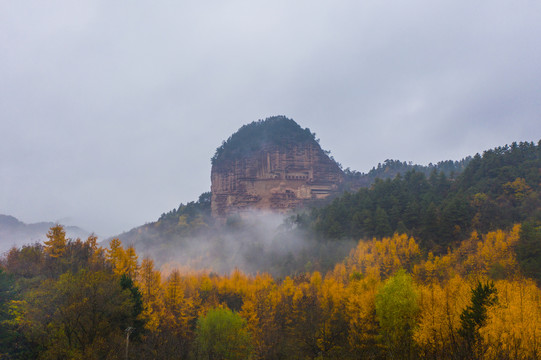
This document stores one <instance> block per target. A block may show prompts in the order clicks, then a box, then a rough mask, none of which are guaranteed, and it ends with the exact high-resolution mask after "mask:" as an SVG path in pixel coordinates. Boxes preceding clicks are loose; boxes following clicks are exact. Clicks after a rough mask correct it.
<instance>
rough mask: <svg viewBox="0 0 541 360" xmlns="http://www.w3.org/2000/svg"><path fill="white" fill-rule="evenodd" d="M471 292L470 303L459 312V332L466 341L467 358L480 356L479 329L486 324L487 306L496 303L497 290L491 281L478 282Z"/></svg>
mask: <svg viewBox="0 0 541 360" xmlns="http://www.w3.org/2000/svg"><path fill="white" fill-rule="evenodd" d="M471 293H472V294H471V304H470V305H468V306H467V307H466V309H464V311H462V314H460V323H461V327H460V329H459V334H460V336H462V338H464V340H465V342H466V351H465V353H464V355H465V356H466V357H467V358H480V357H481V354H480V351H479V350H481V346H480V345H479V342H480V341H481V336H480V334H479V329H481V328H482V327H483V326H485V324H486V321H487V312H488V307H490V306H492V305H495V304H496V303H497V301H498V295H497V293H498V292H497V290H496V287H495V286H494V283H493V282H490V283H486V284H481V282H478V283H477V286H476V287H475V288H474V289H472V291H471Z"/></svg>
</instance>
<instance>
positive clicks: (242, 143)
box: [211, 116, 319, 165]
mask: <svg viewBox="0 0 541 360" xmlns="http://www.w3.org/2000/svg"><path fill="white" fill-rule="evenodd" d="M317 142H319V140H316V134H315V133H312V132H311V131H310V129H308V128H306V129H303V128H301V127H300V126H299V124H297V123H296V122H295V121H293V120H291V119H288V118H287V117H285V116H273V117H271V118H267V119H265V120H258V121H254V122H252V123H250V124H247V125H244V126H242V127H241V128H240V129H239V130H238V131H237V132H235V133H234V134H233V135H231V136H230V137H229V139H227V140H226V141H224V142H223V143H222V145H221V146H220V147H218V148H217V149H216V152H215V154H214V156H213V157H212V159H211V162H212V164H213V165H217V164H228V163H229V162H231V161H234V160H238V159H240V158H243V157H248V156H250V155H251V154H253V153H254V152H255V151H258V150H260V149H263V148H265V147H266V145H269V144H272V145H274V146H280V147H287V146H291V145H293V144H304V143H317Z"/></svg>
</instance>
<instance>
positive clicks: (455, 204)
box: [304, 141, 541, 251]
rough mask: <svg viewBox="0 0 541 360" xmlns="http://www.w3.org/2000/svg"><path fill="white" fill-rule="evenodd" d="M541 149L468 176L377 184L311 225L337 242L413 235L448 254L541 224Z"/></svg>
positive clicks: (509, 149) (437, 174)
mask: <svg viewBox="0 0 541 360" xmlns="http://www.w3.org/2000/svg"><path fill="white" fill-rule="evenodd" d="M540 184H541V141H540V142H539V143H538V144H537V145H536V144H534V143H528V142H522V143H519V144H517V143H513V144H512V145H510V146H504V147H498V148H496V149H493V150H488V151H485V152H484V153H483V155H482V156H481V155H479V154H477V155H476V156H475V157H474V158H473V159H471V161H469V163H468V165H467V166H466V167H465V169H464V171H463V172H462V173H461V174H460V175H459V176H458V177H456V179H451V178H449V177H448V176H447V175H446V174H445V172H444V171H437V170H435V171H433V172H432V173H431V174H430V175H429V176H428V177H427V176H426V175H425V174H424V173H422V172H418V171H415V170H412V171H409V172H407V173H406V174H405V175H403V176H401V175H399V176H397V177H396V178H394V179H392V180H391V179H386V180H380V179H376V180H375V182H374V184H373V185H372V186H371V187H370V188H363V189H360V190H359V191H358V192H356V193H353V194H352V193H346V194H344V195H343V196H341V197H340V198H337V199H335V200H334V201H333V202H332V203H331V204H329V205H328V206H326V207H323V208H321V209H314V210H312V212H311V216H310V218H309V219H304V222H308V223H310V224H311V225H312V226H313V227H314V228H315V229H316V230H317V231H318V232H319V233H321V234H323V235H324V236H327V237H330V238H357V239H358V238H371V237H373V236H376V237H382V236H388V235H391V234H392V233H394V232H407V233H409V234H411V235H414V236H415V237H416V238H418V239H419V240H420V241H421V243H422V244H423V245H424V246H425V248H428V249H431V250H435V251H445V250H446V248H447V247H448V246H451V245H453V244H454V243H457V242H458V241H460V240H462V239H464V238H466V237H467V236H469V234H470V233H471V231H473V230H477V231H479V232H480V233H485V232H487V231H490V230H495V229H507V228H509V227H511V226H512V225H513V224H515V223H522V222H525V221H534V220H537V219H540V218H541V214H540V212H541V210H540V209H541V193H540Z"/></svg>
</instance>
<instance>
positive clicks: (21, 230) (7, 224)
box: [0, 214, 90, 251]
mask: <svg viewBox="0 0 541 360" xmlns="http://www.w3.org/2000/svg"><path fill="white" fill-rule="evenodd" d="M55 225H56V223H54V222H52V221H49V222H45V221H44V222H38V223H32V224H26V223H24V222H22V221H20V220H19V219H17V218H16V217H14V216H11V215H3V214H0V251H7V250H9V248H10V247H12V246H21V245H25V244H31V243H35V242H41V241H43V240H45V239H46V234H47V232H48V231H49V229H50V228H51V227H53V226H55ZM64 229H65V230H66V234H67V236H68V237H69V238H86V237H88V235H90V233H89V232H88V231H86V230H84V229H81V228H79V227H77V226H66V227H64Z"/></svg>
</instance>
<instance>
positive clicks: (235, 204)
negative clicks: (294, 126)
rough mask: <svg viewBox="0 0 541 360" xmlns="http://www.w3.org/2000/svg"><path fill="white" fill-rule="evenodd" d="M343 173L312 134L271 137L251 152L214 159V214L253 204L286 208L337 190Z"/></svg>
mask: <svg viewBox="0 0 541 360" xmlns="http://www.w3.org/2000/svg"><path fill="white" fill-rule="evenodd" d="M291 121H292V120H291ZM343 178H344V175H343V173H342V171H341V169H340V168H339V167H338V165H337V164H336V163H335V162H334V161H333V160H331V159H330V158H329V157H328V156H327V154H325V152H324V151H323V150H322V149H321V147H320V146H319V144H318V143H317V142H316V141H315V140H313V139H312V141H302V142H298V143H288V144H287V145H283V144H282V145H277V144H273V143H268V142H267V143H264V144H261V145H260V146H259V148H257V149H253V148H252V151H250V154H249V156H240V157H237V158H236V159H233V160H230V161H223V162H220V161H215V162H214V163H213V166H212V172H211V180H212V185H211V191H212V215H213V216H214V217H217V218H225V217H227V216H228V215H231V214H235V213H242V212H244V211H248V210H249V209H260V210H272V211H277V212H285V211H287V210H289V209H292V208H295V207H297V206H299V205H301V204H302V203H303V202H305V201H307V200H312V199H322V198H325V197H327V196H329V195H330V194H332V193H334V192H336V191H337V190H338V186H339V184H340V183H341V182H342V181H343Z"/></svg>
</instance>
